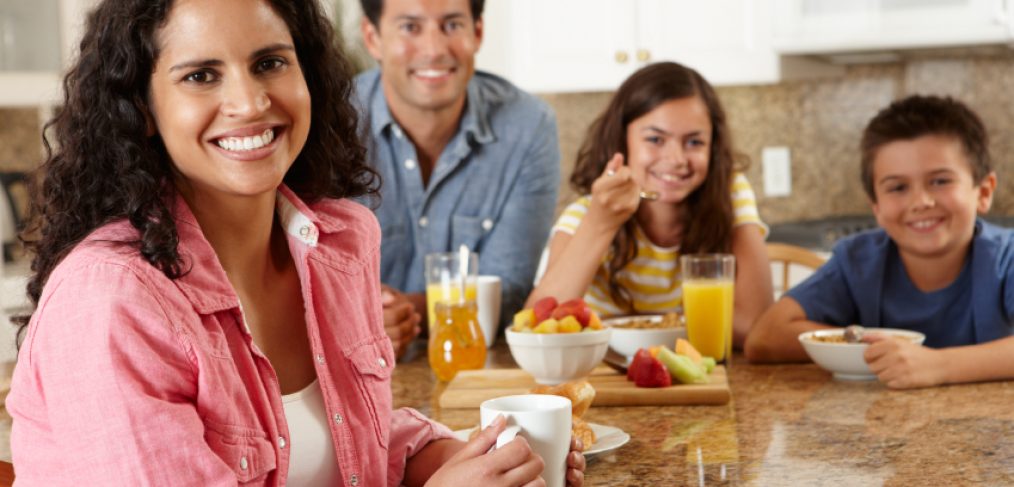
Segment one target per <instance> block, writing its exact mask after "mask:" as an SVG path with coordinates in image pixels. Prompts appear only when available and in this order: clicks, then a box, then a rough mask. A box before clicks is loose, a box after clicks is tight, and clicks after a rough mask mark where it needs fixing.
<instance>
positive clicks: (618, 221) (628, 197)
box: [585, 153, 641, 232]
mask: <svg viewBox="0 0 1014 487" xmlns="http://www.w3.org/2000/svg"><path fill="white" fill-rule="evenodd" d="M591 194H592V197H591V207H590V208H589V209H588V216H586V217H585V218H586V219H587V218H592V219H595V220H596V221H597V222H598V224H600V225H603V226H604V227H605V228H607V229H610V230H612V231H613V232H615V231H616V229H617V228H620V226H621V225H623V223H624V222H626V221H627V220H629V219H630V217H631V216H632V215H633V214H634V212H635V211H637V207H638V206H639V205H640V204H641V196H640V187H639V186H638V185H637V182H635V181H634V179H633V177H632V174H631V171H630V168H629V167H627V166H626V165H624V164H623V155H622V154H619V153H617V154H615V155H613V158H612V159H610V160H609V162H608V163H607V164H606V168H605V170H604V171H603V172H602V174H601V175H600V176H599V177H598V179H596V180H595V182H594V183H592V188H591Z"/></svg>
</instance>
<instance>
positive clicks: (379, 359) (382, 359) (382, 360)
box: [377, 357, 387, 369]
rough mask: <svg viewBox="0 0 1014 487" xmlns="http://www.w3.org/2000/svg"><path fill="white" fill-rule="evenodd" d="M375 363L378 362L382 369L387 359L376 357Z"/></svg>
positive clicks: (385, 365)
mask: <svg viewBox="0 0 1014 487" xmlns="http://www.w3.org/2000/svg"><path fill="white" fill-rule="evenodd" d="M377 363H378V364H380V368H382V369H383V368H386V367H387V360H384V357H380V358H378V359H377Z"/></svg>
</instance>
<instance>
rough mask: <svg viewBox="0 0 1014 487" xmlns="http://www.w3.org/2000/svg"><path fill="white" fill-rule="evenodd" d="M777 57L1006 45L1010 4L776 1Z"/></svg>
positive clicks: (1012, 25) (994, 0) (974, 0)
mask: <svg viewBox="0 0 1014 487" xmlns="http://www.w3.org/2000/svg"><path fill="white" fill-rule="evenodd" d="M773 1H774V9H775V11H774V16H775V17H774V18H775V23H774V39H773V41H772V42H773V45H774V48H775V50H776V51H778V52H779V53H782V54H821V53H828V54H833V53H847V52H864V51H865V52H869V51H880V50H895V49H918V48H944V47H958V46H970V45H985V44H1000V43H1008V42H1010V41H1011V40H1012V39H1014V37H1012V32H1014V22H1012V20H1014V16H1012V14H1011V11H1012V7H1014V5H1012V3H1014V2H1011V1H1010V0H849V1H841V0H773Z"/></svg>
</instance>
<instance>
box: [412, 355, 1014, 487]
mask: <svg viewBox="0 0 1014 487" xmlns="http://www.w3.org/2000/svg"><path fill="white" fill-rule="evenodd" d="M501 341H502V337H501ZM512 366H514V364H513V361H512V359H511V357H510V353H509V351H508V350H507V348H506V346H505V345H504V344H503V343H498V345H497V346H495V347H494V349H493V350H492V353H491V354H490V356H489V359H488V361H487V367H512ZM393 382H394V401H395V406H396V407H400V406H411V407H415V408H417V409H419V410H420V411H421V412H423V413H424V414H426V415H428V416H430V417H432V418H434V419H436V420H438V421H441V422H443V423H444V424H447V425H448V426H450V427H451V428H453V429H460V428H468V427H471V426H474V425H476V424H478V420H479V411H478V408H475V409H472V410H468V409H443V410H442V409H440V408H439V406H438V405H437V398H439V396H440V393H441V392H442V390H443V387H444V386H443V385H441V383H439V382H438V381H437V380H436V379H435V377H433V374H432V373H431V372H430V370H429V367H428V365H427V363H426V355H425V344H424V343H422V342H419V343H416V344H414V346H413V348H412V349H411V350H410V351H409V353H408V355H407V356H406V357H405V360H404V361H403V362H401V363H399V364H398V367H397V368H396V369H395V372H394V381H393ZM730 386H731V388H732V401H731V402H730V403H729V404H727V405H724V406H682V407H675V406H674V407H594V406H593V407H592V408H591V409H590V410H589V411H588V413H587V415H586V419H587V420H588V421H591V422H595V423H599V424H604V425H609V426H615V427H618V428H621V429H623V430H624V431H626V432H628V433H630V435H631V440H630V442H629V443H627V444H626V445H624V446H623V447H621V448H619V449H617V450H615V451H612V452H609V453H605V454H602V455H600V456H598V457H595V458H594V459H593V460H592V461H591V462H590V463H589V464H588V469H587V471H586V485H590V486H614V485H615V486H622V485H630V486H653V485H666V486H669V485H757V486H778V485H792V486H796V485H807V486H810V485H828V486H844V485H862V486H869V485H886V486H909V485H948V486H950V485H1014V382H999V383H985V384H972V385H961V386H948V387H938V388H932V389H924V390H916V391H891V390H888V389H887V388H886V387H884V386H883V385H881V384H880V383H879V382H858V383H852V382H839V381H835V380H832V379H831V375H830V374H829V373H827V372H825V371H823V370H822V369H820V368H818V367H817V366H815V365H778V366H762V365H750V364H748V363H746V361H745V360H742V359H741V358H740V360H738V361H735V360H734V362H733V365H732V369H731V371H730Z"/></svg>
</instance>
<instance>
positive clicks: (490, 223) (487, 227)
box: [482, 218, 493, 232]
mask: <svg viewBox="0 0 1014 487" xmlns="http://www.w3.org/2000/svg"><path fill="white" fill-rule="evenodd" d="M482 228H483V229H484V230H486V231H487V232H488V231H490V230H492V229H493V220H491V219H489V218H487V219H485V220H483V221H482Z"/></svg>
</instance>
